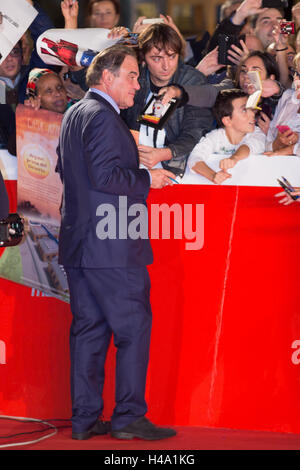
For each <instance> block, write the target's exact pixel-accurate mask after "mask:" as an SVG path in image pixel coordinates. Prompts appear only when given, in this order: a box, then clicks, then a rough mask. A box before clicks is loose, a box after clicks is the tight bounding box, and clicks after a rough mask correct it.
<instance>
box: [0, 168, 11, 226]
mask: <svg viewBox="0 0 300 470" xmlns="http://www.w3.org/2000/svg"><path fill="white" fill-rule="evenodd" d="M8 211H9V202H8V195H7V191H6V187H5V183H4V180H3V177H2V173H1V171H0V220H1V219H6V217H7V216H8Z"/></svg>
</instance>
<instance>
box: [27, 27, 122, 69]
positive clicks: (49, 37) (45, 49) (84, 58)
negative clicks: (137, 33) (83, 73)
mask: <svg viewBox="0 0 300 470" xmlns="http://www.w3.org/2000/svg"><path fill="white" fill-rule="evenodd" d="M109 33H110V30H109V29H104V28H79V29H59V28H57V29H48V30H47V31H45V32H44V33H43V34H41V36H39V38H38V40H37V43H36V49H37V53H38V54H39V56H40V58H41V59H42V60H43V61H44V62H45V64H48V65H69V66H72V65H78V66H85V67H87V66H89V65H90V63H91V62H92V59H93V58H94V57H95V55H96V54H97V53H98V52H100V51H102V50H103V49H106V48H107V47H109V46H112V45H113V44H116V43H117V42H119V40H120V38H118V39H110V38H108V37H107V36H108V34H109Z"/></svg>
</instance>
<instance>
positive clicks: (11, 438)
mask: <svg viewBox="0 0 300 470" xmlns="http://www.w3.org/2000/svg"><path fill="white" fill-rule="evenodd" d="M53 424H55V426H56V427H57V428H58V432H57V434H55V435H54V436H52V437H50V438H48V439H45V440H42V441H40V442H38V443H34V444H27V445H22V446H17V445H16V444H17V443H22V442H28V441H35V440H36V439H41V438H43V437H44V436H47V435H48V434H50V433H51V432H52V431H53V430H49V429H46V426H45V425H43V424H40V423H22V422H15V421H8V420H6V419H5V420H0V446H4V445H8V444H9V445H10V444H13V446H12V447H6V448H4V447H0V450H2V449H3V450H5V449H7V450H102V451H104V452H102V453H101V455H102V456H103V458H111V456H112V452H114V451H123V452H122V453H121V454H118V455H122V454H124V455H125V454H126V453H127V455H130V453H129V454H128V451H133V450H136V451H138V450H144V451H148V450H149V451H150V450H151V451H161V450H167V451H168V450H169V451H174V450H175V451H176V450H178V451H180V450H189V451H195V450H299V449H300V435H299V434H283V433H270V432H256V431H243V430H230V429H213V428H201V427H190V426H182V427H176V430H177V432H178V434H177V436H176V437H174V438H170V439H166V440H163V441H152V442H146V441H141V440H138V439H134V440H132V441H120V440H116V439H113V438H111V437H110V436H96V437H93V438H91V439H89V440H87V441H74V440H72V439H71V428H70V427H69V425H70V423H69V422H58V421H56V422H54V423H53ZM64 426H67V427H64ZM21 433H22V434H21ZM105 451H108V452H105ZM180 454H181V455H183V454H182V453H180ZM115 455H116V454H115ZM151 455H159V454H157V453H156V454H155V452H154V453H153V452H152V454H151ZM185 455H188V454H185Z"/></svg>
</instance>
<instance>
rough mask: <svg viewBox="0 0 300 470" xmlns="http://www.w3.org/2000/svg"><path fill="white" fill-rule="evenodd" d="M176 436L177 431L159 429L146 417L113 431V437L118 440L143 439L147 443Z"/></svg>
mask: <svg viewBox="0 0 300 470" xmlns="http://www.w3.org/2000/svg"><path fill="white" fill-rule="evenodd" d="M175 435H176V431H174V429H170V428H159V427H158V426H155V425H154V424H152V423H151V422H150V421H149V420H148V419H147V418H145V417H144V416H143V417H142V418H139V419H137V420H136V421H134V422H133V423H131V424H128V426H125V427H124V428H122V429H118V430H117V431H111V436H112V437H115V438H117V439H133V438H134V437H137V438H138V439H143V440H145V441H157V440H159V439H166V438H167V437H172V436H175Z"/></svg>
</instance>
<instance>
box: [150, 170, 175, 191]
mask: <svg viewBox="0 0 300 470" xmlns="http://www.w3.org/2000/svg"><path fill="white" fill-rule="evenodd" d="M149 171H150V174H151V178H152V183H151V186H150V187H151V188H152V189H161V188H164V187H165V186H173V184H174V182H173V181H172V180H171V179H170V178H173V179H175V178H176V175H174V174H173V173H171V171H168V170H163V169H161V168H156V169H154V170H149Z"/></svg>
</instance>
